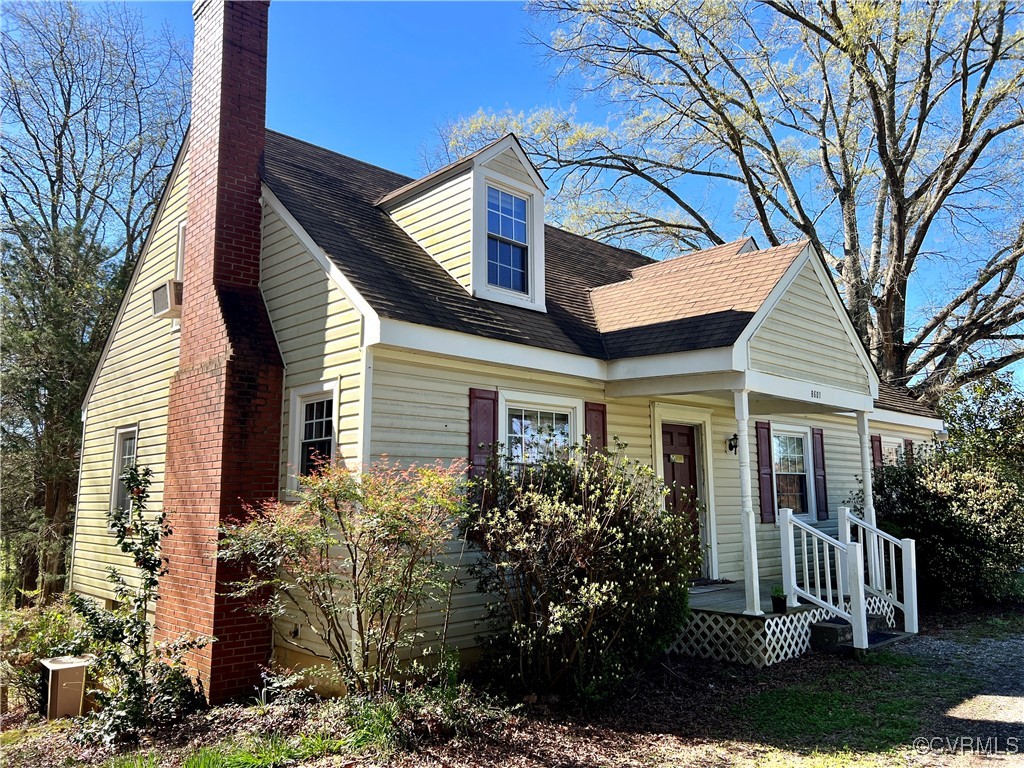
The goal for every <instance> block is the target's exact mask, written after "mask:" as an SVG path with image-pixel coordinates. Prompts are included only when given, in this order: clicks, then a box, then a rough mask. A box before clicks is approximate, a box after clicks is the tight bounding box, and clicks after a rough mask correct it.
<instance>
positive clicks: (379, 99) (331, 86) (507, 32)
mask: <svg viewBox="0 0 1024 768" xmlns="http://www.w3.org/2000/svg"><path fill="white" fill-rule="evenodd" d="M138 6H139V7H140V8H141V9H142V11H143V13H144V14H145V16H146V19H147V23H148V24H149V25H152V26H154V27H157V26H160V25H161V24H165V23H166V24H169V25H170V26H171V27H172V29H173V30H174V31H175V32H176V34H177V35H178V36H179V37H182V38H186V39H189V40H190V39H191V37H192V3H191V2H188V1H187V0H178V1H174V2H169V1H166V0H165V1H158V2H141V3H138ZM531 29H533V31H535V32H536V33H538V34H540V35H541V36H546V33H545V31H544V29H543V27H541V26H540V24H539V22H538V21H537V20H536V19H535V18H534V17H532V16H531V15H530V14H529V13H527V12H526V10H525V6H524V4H523V3H521V2H295V1H291V0H274V2H272V3H271V6H270V41H269V71H268V90H267V125H268V126H269V127H270V128H273V129H275V130H278V131H282V132H284V133H287V134H290V135H292V136H296V137H298V138H301V139H304V140H306V141H310V142H312V143H314V144H319V145H321V146H324V147H327V148H329V149H333V150H335V151H338V152H342V153H344V154H347V155H351V156H353V157H357V158H359V159H360V160H364V161H366V162H370V163H374V164H376V165H380V166H382V167H385V168H389V169H391V170H394V171H398V172H400V173H404V174H407V175H409V176H414V177H415V176H420V175H422V174H423V173H425V172H426V170H428V169H427V168H426V167H425V165H424V162H423V160H422V158H421V151H422V150H423V149H426V148H430V147H434V146H436V145H437V142H438V136H437V126H439V125H441V124H444V123H445V122H447V121H449V120H454V119H457V118H459V117H466V116H469V115H472V114H473V113H475V112H476V111H478V110H479V109H485V110H500V109H505V108H510V109H512V110H515V111H520V110H523V111H529V110H531V109H533V108H535V107H540V106H564V107H568V106H574V107H575V109H576V111H577V114H578V116H579V117H580V118H581V119H583V120H587V121H592V122H595V123H604V122H605V120H606V118H605V114H604V111H603V110H602V108H601V105H600V104H597V103H595V102H594V100H593V99H584V100H578V99H577V94H575V93H573V92H572V91H571V90H570V89H569V87H568V86H566V85H565V84H561V83H554V82H553V80H552V74H553V71H554V69H553V67H552V66H550V65H548V64H547V63H545V62H544V61H543V58H542V51H541V50H540V48H539V47H538V46H537V45H533V44H530V43H529V42H528V38H529V31H530V30H531ZM733 200H734V192H733V191H732V190H721V198H720V199H718V200H710V201H709V204H712V205H715V206H724V207H725V208H726V209H728V208H730V207H731V206H732V202H733ZM724 229H725V230H726V231H727V232H728V233H729V234H731V235H737V236H738V235H739V234H740V233H739V232H736V231H731V230H732V229H733V228H732V227H729V226H728V225H727V226H726V227H724ZM932 269H933V270H934V269H935V268H934V267H933V268H932ZM943 273H944V270H943V269H942V268H941V267H939V269H938V270H936V271H929V272H928V273H926V274H920V275H918V281H917V282H915V283H914V284H913V285H912V288H911V301H912V303H916V302H919V301H921V300H922V298H923V294H922V293H921V291H922V289H924V290H927V287H928V286H929V284H931V283H933V281H935V280H941V278H942V277H943ZM1018 378H1019V379H1020V378H1024V377H1018Z"/></svg>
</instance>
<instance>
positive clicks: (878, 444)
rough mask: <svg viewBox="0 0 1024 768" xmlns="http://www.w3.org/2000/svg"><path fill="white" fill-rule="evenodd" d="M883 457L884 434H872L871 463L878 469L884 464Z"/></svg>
mask: <svg viewBox="0 0 1024 768" xmlns="http://www.w3.org/2000/svg"><path fill="white" fill-rule="evenodd" d="M884 463H885V462H884V460H883V459H882V436H881V435H872V436H871V465H872V466H873V467H874V468H875V469H878V468H879V467H880V466H882V464H884Z"/></svg>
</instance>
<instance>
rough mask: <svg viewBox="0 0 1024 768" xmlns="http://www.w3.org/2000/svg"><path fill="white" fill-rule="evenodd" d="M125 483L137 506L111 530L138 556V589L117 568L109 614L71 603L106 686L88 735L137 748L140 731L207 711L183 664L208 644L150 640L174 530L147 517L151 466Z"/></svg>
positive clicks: (117, 516)
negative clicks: (167, 540) (167, 542)
mask: <svg viewBox="0 0 1024 768" xmlns="http://www.w3.org/2000/svg"><path fill="white" fill-rule="evenodd" d="M121 482H123V483H124V484H125V486H126V487H127V489H128V493H129V499H130V501H131V503H130V505H129V506H128V507H127V508H126V509H115V510H113V511H112V512H110V514H109V516H108V520H109V522H110V528H111V530H112V532H113V534H114V537H115V539H116V540H117V545H118V546H119V547H120V549H121V551H122V552H124V553H125V554H127V555H129V556H131V558H132V562H133V563H134V565H135V568H136V569H137V574H136V579H134V580H133V581H135V582H136V583H134V584H132V583H129V581H128V580H127V579H126V578H125V577H124V576H123V575H121V573H120V572H119V571H118V570H117V569H116V568H113V567H111V568H110V569H109V574H108V576H107V579H108V581H110V582H111V583H112V584H113V585H114V598H115V599H114V604H113V607H112V608H110V609H106V608H103V607H101V606H100V605H98V604H97V603H96V602H94V601H93V600H90V599H89V598H86V597H82V596H81V595H77V594H72V595H71V596H70V600H71V604H72V606H73V607H74V608H75V610H76V611H77V612H78V613H79V614H81V616H82V618H83V620H84V621H85V632H86V634H87V635H88V636H89V640H90V643H91V644H92V645H93V646H94V647H97V648H98V649H99V652H98V658H97V663H98V669H99V674H100V678H101V682H102V683H103V685H102V688H101V689H100V690H98V691H96V692H95V695H96V698H97V700H98V701H99V703H100V706H101V708H100V710H99V712H97V713H96V714H95V715H94V716H93V718H92V719H91V721H90V722H89V723H88V724H87V726H86V728H85V730H84V731H83V736H84V737H85V738H86V739H88V740H99V741H103V742H106V743H113V742H121V741H130V740H134V739H136V738H137V737H138V732H139V730H140V729H142V728H145V727H148V726H150V725H152V724H154V723H156V722H167V721H168V720H173V719H175V718H177V717H179V716H181V715H182V714H185V713H187V712H189V711H193V710H195V709H197V708H199V707H201V706H202V705H203V703H204V700H203V695H202V691H201V690H200V688H199V687H198V685H197V683H194V682H193V681H192V679H191V678H190V677H189V675H188V673H187V671H186V669H185V665H184V658H185V655H186V654H187V653H189V652H190V651H192V650H195V649H197V648H200V647H202V646H204V645H205V644H206V643H207V642H208V640H209V639H208V638H191V637H187V636H181V637H178V638H175V639H173V640H171V641H168V642H164V643H154V642H153V640H152V637H151V629H152V627H151V626H150V623H149V620H148V619H149V612H150V611H151V610H152V609H153V607H154V604H155V603H156V601H157V600H158V599H159V596H158V594H157V587H158V586H159V583H160V577H161V576H163V575H165V574H166V573H167V564H166V563H167V561H166V558H164V557H162V556H161V554H160V542H161V541H162V540H163V538H164V537H165V536H170V535H171V533H172V531H171V528H170V526H169V525H167V523H166V516H167V513H166V512H160V513H159V514H157V515H156V516H155V517H150V516H148V515H147V513H146V503H147V502H148V501H149V486H150V484H151V483H152V471H151V470H150V469H149V467H144V468H142V469H139V468H138V467H135V466H132V467H128V468H127V469H125V471H124V474H123V475H122V476H121Z"/></svg>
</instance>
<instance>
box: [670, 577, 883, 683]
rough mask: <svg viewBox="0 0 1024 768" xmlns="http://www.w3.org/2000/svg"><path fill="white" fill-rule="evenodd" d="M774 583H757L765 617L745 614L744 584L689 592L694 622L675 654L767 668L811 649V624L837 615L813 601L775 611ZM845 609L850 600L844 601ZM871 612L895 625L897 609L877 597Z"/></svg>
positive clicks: (869, 602)
mask: <svg viewBox="0 0 1024 768" xmlns="http://www.w3.org/2000/svg"><path fill="white" fill-rule="evenodd" d="M773 586H774V585H773V583H772V582H770V581H762V582H760V585H759V590H758V591H759V597H760V602H761V605H763V606H765V608H766V610H765V612H764V613H763V614H761V615H756V616H752V615H750V614H748V613H746V606H747V596H746V589H745V586H744V584H743V583H740V582H734V583H730V584H713V585H706V586H704V585H702V586H696V587H692V588H691V590H690V612H691V613H690V619H689V621H688V622H687V624H686V626H685V627H684V629H683V632H682V634H681V635H680V637H679V639H678V640H677V641H676V643H675V644H674V645H673V646H672V648H671V650H672V651H674V652H676V653H679V654H681V655H684V656H695V657H697V658H703V659H712V660H714V661H725V662H731V663H734V664H745V665H750V666H754V667H759V668H760V667H767V666H770V665H772V664H778V663H779V662H782V661H786V660H788V659H793V658H796V657H798V656H802V655H803V654H805V653H807V652H808V651H810V650H811V625H812V624H815V623H817V622H819V621H825V620H827V619H830V618H834V617H835V612H834V611H833V610H831V609H829V608H826V607H823V606H820V605H815V604H813V603H810V602H801V603H798V604H797V605H795V606H792V607H787V608H786V611H785V613H776V612H774V611H772V610H771V590H772V587H773ZM843 602H844V603H845V604H846V605H849V600H848V599H844V601H843ZM865 610H866V613H867V614H873V615H878V616H881V617H883V619H884V622H885V624H886V625H887V626H888V627H890V628H895V627H896V618H897V617H896V611H894V610H893V606H892V604H891V603H890V602H889V601H888V600H886V599H884V598H883V597H881V596H878V595H868V596H866V599H865Z"/></svg>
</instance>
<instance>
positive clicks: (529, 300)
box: [470, 165, 547, 312]
mask: <svg viewBox="0 0 1024 768" xmlns="http://www.w3.org/2000/svg"><path fill="white" fill-rule="evenodd" d="M488 187H494V188H495V189H498V190H501V191H502V192H507V193H509V194H511V195H515V196H516V197H519V198H522V199H524V200H526V240H527V242H526V258H527V267H526V283H527V290H526V292H525V293H519V292H518V291H510V290H507V289H505V288H499V287H497V286H495V285H491V284H489V283H488V282H487V236H488V232H487V188H488ZM471 221H472V228H473V257H472V269H471V276H470V281H471V283H472V287H473V295H474V296H478V297H480V298H482V299H490V300H491V301H498V302H501V303H503V304H512V305H514V306H518V307H525V308H527V309H533V310H537V311H538V312H546V311H547V309H546V307H545V303H544V301H545V297H544V193H543V191H542V190H539V189H537V188H536V187H534V186H532V185H528V184H524V183H522V182H520V181H517V180H515V179H511V178H509V177H508V176H505V175H504V174H501V173H497V172H496V171H492V170H491V169H489V168H485V167H484V166H482V165H481V166H478V167H475V168H474V169H473V212H472V217H471Z"/></svg>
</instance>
